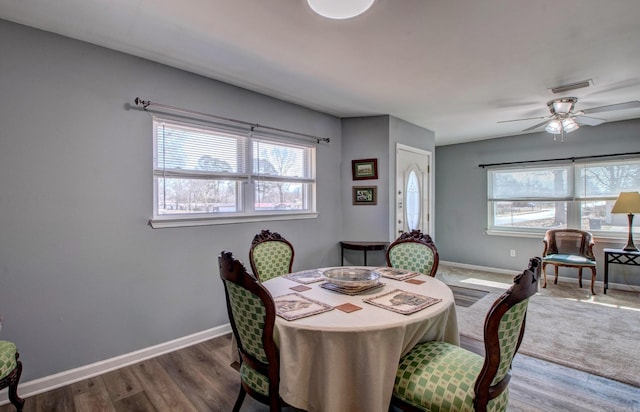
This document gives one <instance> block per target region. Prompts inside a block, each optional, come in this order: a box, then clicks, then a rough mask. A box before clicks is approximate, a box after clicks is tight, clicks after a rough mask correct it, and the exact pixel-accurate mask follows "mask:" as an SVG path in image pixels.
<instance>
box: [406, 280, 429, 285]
mask: <svg viewBox="0 0 640 412" xmlns="http://www.w3.org/2000/svg"><path fill="white" fill-rule="evenodd" d="M424 282H426V281H425V280H420V279H409V280H406V281H405V283H411V284H414V285H422V284H423V283H424Z"/></svg>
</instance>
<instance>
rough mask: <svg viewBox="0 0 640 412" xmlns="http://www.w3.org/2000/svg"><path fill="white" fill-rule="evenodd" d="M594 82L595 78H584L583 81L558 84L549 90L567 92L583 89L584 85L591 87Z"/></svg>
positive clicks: (555, 92)
mask: <svg viewBox="0 0 640 412" xmlns="http://www.w3.org/2000/svg"><path fill="white" fill-rule="evenodd" d="M592 84H593V80H591V79H589V80H583V81H581V82H576V83H571V84H565V85H562V86H556V87H551V88H549V91H550V92H551V93H553V94H558V93H565V92H568V91H571V90H576V89H582V88H583V87H589V86H591V85H592Z"/></svg>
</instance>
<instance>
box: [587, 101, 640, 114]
mask: <svg viewBox="0 0 640 412" xmlns="http://www.w3.org/2000/svg"><path fill="white" fill-rule="evenodd" d="M638 108H640V101H638V100H634V101H631V102H626V103H618V104H610V105H607V106H600V107H592V108H591V109H584V110H582V112H583V113H584V114H591V113H603V112H612V111H614V110H626V109H638Z"/></svg>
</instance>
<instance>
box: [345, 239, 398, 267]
mask: <svg viewBox="0 0 640 412" xmlns="http://www.w3.org/2000/svg"><path fill="white" fill-rule="evenodd" d="M388 244H389V242H352V241H350V240H341V241H340V259H341V260H340V264H341V265H342V266H344V250H345V249H349V250H362V251H364V265H363V266H367V251H368V250H385V249H386V248H387V245H388Z"/></svg>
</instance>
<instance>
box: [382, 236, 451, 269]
mask: <svg viewBox="0 0 640 412" xmlns="http://www.w3.org/2000/svg"><path fill="white" fill-rule="evenodd" d="M386 255H387V256H386V257H387V265H389V266H390V267H394V268H398V269H404V270H409V271H412V272H420V273H422V274H425V275H429V276H432V277H435V275H436V271H437V270H438V263H439V261H440V257H439V255H438V249H437V248H436V245H435V244H434V243H433V240H432V239H431V236H429V235H427V234H424V233H422V232H421V231H420V230H412V231H411V232H404V233H402V234H401V235H400V236H399V237H398V238H397V239H396V240H395V241H393V242H392V243H391V244H390V245H389V247H388V248H387V252H386Z"/></svg>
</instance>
